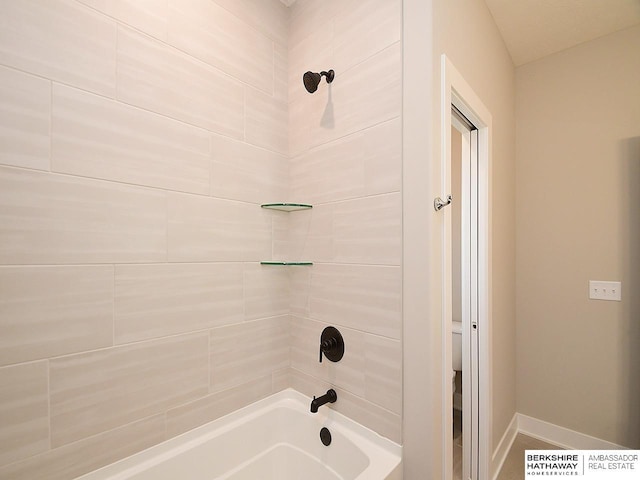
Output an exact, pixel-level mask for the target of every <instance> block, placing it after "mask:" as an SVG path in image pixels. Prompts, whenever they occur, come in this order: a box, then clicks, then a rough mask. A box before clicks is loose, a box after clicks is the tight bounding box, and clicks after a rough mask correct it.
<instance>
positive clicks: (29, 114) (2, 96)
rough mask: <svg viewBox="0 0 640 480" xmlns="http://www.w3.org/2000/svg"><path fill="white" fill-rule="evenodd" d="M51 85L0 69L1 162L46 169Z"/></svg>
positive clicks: (45, 81) (34, 78)
mask: <svg viewBox="0 0 640 480" xmlns="http://www.w3.org/2000/svg"><path fill="white" fill-rule="evenodd" d="M50 128H51V82H50V81H48V80H43V79H42V78H38V77H34V76H31V75H27V74H25V73H22V72H18V71H16V70H11V69H9V68H4V67H0V163H3V164H5V165H15V166H18V167H26V168H37V169H40V170H49V144H50V138H49V129H50Z"/></svg>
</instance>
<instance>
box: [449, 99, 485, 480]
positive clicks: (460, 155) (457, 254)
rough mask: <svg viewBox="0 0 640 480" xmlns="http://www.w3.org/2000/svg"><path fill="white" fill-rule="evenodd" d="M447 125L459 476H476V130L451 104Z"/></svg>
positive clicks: (471, 478) (469, 478) (474, 479)
mask: <svg viewBox="0 0 640 480" xmlns="http://www.w3.org/2000/svg"><path fill="white" fill-rule="evenodd" d="M451 126H452V127H453V130H452V149H451V152H452V156H451V186H452V191H453V192H454V201H453V203H452V206H453V207H454V208H452V209H451V216H452V220H451V228H452V232H451V256H452V260H451V265H452V275H451V278H452V309H451V310H452V318H453V320H454V321H460V322H461V323H462V439H463V441H462V479H464V480H478V462H479V455H478V452H479V448H478V429H479V421H478V420H479V415H478V413H479V388H478V363H479V362H478V353H479V352H478V130H477V128H476V127H475V126H474V125H473V124H472V123H471V122H470V121H469V120H468V119H466V118H465V117H464V116H463V115H462V114H461V113H460V112H459V111H458V110H457V109H456V108H455V107H454V106H452V112H451ZM455 132H458V135H455ZM454 142H457V143H458V144H457V145H455V146H454V145H453V143H454ZM456 196H457V199H456ZM458 317H459V318H458Z"/></svg>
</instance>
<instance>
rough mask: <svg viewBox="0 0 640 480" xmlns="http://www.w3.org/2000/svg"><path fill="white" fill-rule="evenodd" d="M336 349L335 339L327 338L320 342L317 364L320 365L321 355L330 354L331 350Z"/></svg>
mask: <svg viewBox="0 0 640 480" xmlns="http://www.w3.org/2000/svg"><path fill="white" fill-rule="evenodd" d="M337 347H338V340H337V339H336V338H335V337H331V338H328V339H326V340H324V341H322V342H320V358H319V362H320V363H322V353H323V352H330V351H331V350H332V349H334V348H337Z"/></svg>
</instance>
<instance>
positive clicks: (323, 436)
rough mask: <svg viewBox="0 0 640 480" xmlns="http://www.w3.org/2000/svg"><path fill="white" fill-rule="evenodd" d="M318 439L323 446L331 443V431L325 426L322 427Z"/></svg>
mask: <svg viewBox="0 0 640 480" xmlns="http://www.w3.org/2000/svg"><path fill="white" fill-rule="evenodd" d="M320 441H321V442H322V444H323V445H324V446H325V447H328V446H329V445H331V432H330V431H329V429H328V428H327V427H322V429H321V430H320Z"/></svg>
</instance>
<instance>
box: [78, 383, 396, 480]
mask: <svg viewBox="0 0 640 480" xmlns="http://www.w3.org/2000/svg"><path fill="white" fill-rule="evenodd" d="M338 401H340V398H339V397H338ZM309 405H310V399H309V398H308V397H306V396H304V395H302V394H300V393H298V392H297V391H295V390H292V389H288V390H284V391H282V392H280V393H277V394H275V395H272V396H270V397H268V398H265V399H264V400H261V401H259V402H256V403H254V404H252V405H249V406H248V407H245V408H242V409H240V410H237V411H236V412H233V413H231V414H229V415H227V416H225V417H222V418H220V419H218V420H215V421H213V422H211V423H208V424H206V425H203V426H202V427H199V428H196V429H194V430H191V431H189V432H187V433H185V434H183V435H180V436H178V437H175V438H172V439H171V440H168V441H166V442H163V443H161V444H159V445H156V446H155V447H152V448H150V449H148V450H145V451H143V452H140V453H138V454H136V455H133V456H131V457H128V458H125V459H124V460H120V461H119V462H116V463H113V464H111V465H108V466H106V467H103V468H101V469H99V470H96V471H94V472H91V473H89V474H86V475H83V476H82V477H79V478H78V479H77V480H80V479H82V480H124V479H130V480H178V479H179V480H183V479H184V480H214V479H218V480H385V479H387V480H401V479H402V467H401V447H400V446H399V445H397V444H396V443H393V442H392V441H390V440H387V439H385V438H383V437H381V436H379V435H378V434H376V433H375V432H372V431H371V430H369V429H367V428H365V427H363V426H362V425H360V424H358V423H356V422H354V421H352V420H350V419H349V418H347V417H345V416H344V415H341V414H339V413H337V412H335V411H334V410H330V409H329V408H328V407H327V406H323V407H320V410H319V411H318V413H315V414H313V413H310V412H309ZM322 427H327V428H328V429H329V430H330V432H331V436H332V442H331V444H330V445H329V446H324V445H323V444H322V442H321V441H320V429H321V428H322Z"/></svg>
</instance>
